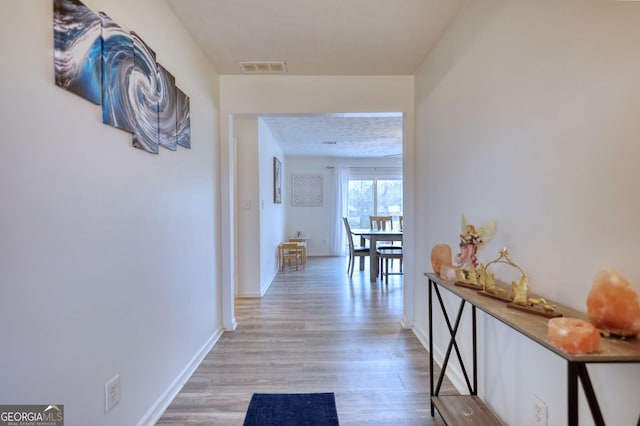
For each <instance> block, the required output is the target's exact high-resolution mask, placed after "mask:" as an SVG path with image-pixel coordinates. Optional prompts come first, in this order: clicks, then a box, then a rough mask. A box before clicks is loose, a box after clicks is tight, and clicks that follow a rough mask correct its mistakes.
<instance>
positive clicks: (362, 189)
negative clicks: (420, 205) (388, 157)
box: [347, 168, 402, 228]
mask: <svg viewBox="0 0 640 426" xmlns="http://www.w3.org/2000/svg"><path fill="white" fill-rule="evenodd" d="M347 208H348V211H347V217H348V218H349V224H350V225H351V226H352V227H353V228H368V227H369V216H387V215H388V216H399V215H402V171H401V170H400V169H380V168H376V169H362V170H357V171H351V172H350V176H349V183H348V187H347ZM394 222H396V220H394ZM396 223H397V222H396Z"/></svg>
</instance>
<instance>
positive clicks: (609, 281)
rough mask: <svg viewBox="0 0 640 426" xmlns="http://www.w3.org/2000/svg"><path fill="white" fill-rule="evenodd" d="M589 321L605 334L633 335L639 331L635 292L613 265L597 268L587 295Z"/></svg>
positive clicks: (638, 310) (639, 321)
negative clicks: (598, 269) (611, 266)
mask: <svg viewBox="0 0 640 426" xmlns="http://www.w3.org/2000/svg"><path fill="white" fill-rule="evenodd" d="M587 315H588V316H589V321H591V323H592V324H593V325H595V326H596V327H597V328H599V329H600V330H601V331H602V332H603V333H604V334H605V335H609V334H613V335H616V336H622V337H631V336H635V335H636V334H638V333H639V332H640V303H639V302H638V295H637V293H636V292H635V290H634V289H633V287H631V285H630V284H629V283H628V282H627V280H625V279H624V278H623V277H622V275H620V274H619V273H617V272H616V271H614V270H613V269H605V270H603V271H600V272H598V274H597V275H596V277H595V278H594V279H593V287H592V288H591V292H590V293H589V296H588V297H587Z"/></svg>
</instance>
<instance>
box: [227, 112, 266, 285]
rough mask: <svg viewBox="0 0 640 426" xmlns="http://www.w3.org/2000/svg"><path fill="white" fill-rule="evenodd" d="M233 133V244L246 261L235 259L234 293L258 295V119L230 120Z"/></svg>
mask: <svg viewBox="0 0 640 426" xmlns="http://www.w3.org/2000/svg"><path fill="white" fill-rule="evenodd" d="M233 132H234V133H233V136H234V138H235V141H236V158H237V176H241V177H242V178H241V179H236V194H237V202H238V207H237V212H238V222H237V223H238V228H237V240H236V241H237V245H236V250H242V252H243V257H242V259H251V261H250V262H247V261H243V262H239V264H238V270H237V277H238V285H237V289H236V294H237V295H238V296H244V297H247V296H248V297H255V296H259V295H260V262H256V261H255V259H259V258H260V245H259V244H258V241H257V240H258V237H257V236H259V235H260V187H259V185H257V182H258V179H259V170H258V169H259V158H258V120H257V119H256V118H249V117H245V118H240V117H236V118H234V120H233Z"/></svg>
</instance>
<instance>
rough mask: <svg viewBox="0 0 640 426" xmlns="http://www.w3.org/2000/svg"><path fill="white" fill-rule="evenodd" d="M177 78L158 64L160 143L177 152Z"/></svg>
mask: <svg viewBox="0 0 640 426" xmlns="http://www.w3.org/2000/svg"><path fill="white" fill-rule="evenodd" d="M176 111H177V103H176V78H175V77H174V76H173V75H172V74H171V73H170V72H169V71H167V70H166V69H165V68H164V67H163V66H162V65H160V64H158V130H159V132H158V142H159V143H160V145H161V146H163V147H165V148H167V149H170V150H171V151H175V150H176V147H177V141H176V114H177V113H176Z"/></svg>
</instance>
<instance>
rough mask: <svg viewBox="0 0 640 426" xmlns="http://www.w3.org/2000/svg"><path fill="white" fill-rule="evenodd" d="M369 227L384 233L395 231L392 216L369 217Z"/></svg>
mask: <svg viewBox="0 0 640 426" xmlns="http://www.w3.org/2000/svg"><path fill="white" fill-rule="evenodd" d="M369 227H370V228H371V229H380V230H383V231H386V230H387V229H388V230H391V229H393V217H392V216H369Z"/></svg>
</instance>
